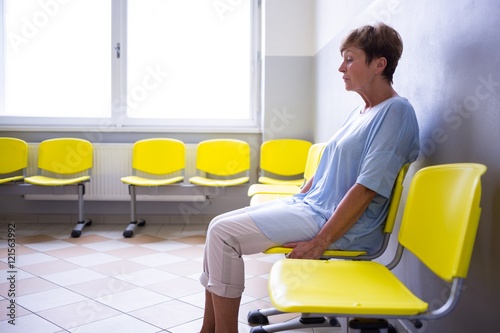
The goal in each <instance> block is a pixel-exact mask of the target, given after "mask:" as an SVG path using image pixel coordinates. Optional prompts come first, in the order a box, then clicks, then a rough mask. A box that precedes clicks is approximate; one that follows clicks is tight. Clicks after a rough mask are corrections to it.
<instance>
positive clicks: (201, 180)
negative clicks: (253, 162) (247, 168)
mask: <svg viewBox="0 0 500 333" xmlns="http://www.w3.org/2000/svg"><path fill="white" fill-rule="evenodd" d="M249 180H250V178H249V177H239V178H235V179H211V178H205V177H201V176H194V177H191V178H189V181H190V182H191V183H193V184H196V185H202V186H236V185H241V184H245V183H248V181H249Z"/></svg>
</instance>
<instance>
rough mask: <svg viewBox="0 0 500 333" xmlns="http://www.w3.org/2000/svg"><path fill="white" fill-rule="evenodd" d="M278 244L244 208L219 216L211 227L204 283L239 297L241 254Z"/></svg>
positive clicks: (222, 293) (213, 290)
mask: <svg viewBox="0 0 500 333" xmlns="http://www.w3.org/2000/svg"><path fill="white" fill-rule="evenodd" d="M275 245H277V244H276V243H274V242H273V241H271V240H270V239H269V238H267V237H266V236H265V235H264V234H263V233H262V232H261V231H260V229H259V228H258V227H257V226H256V225H255V223H254V222H253V221H252V219H251V218H250V216H249V215H248V214H247V213H246V212H245V209H244V208H242V209H238V210H235V211H232V212H229V213H225V214H222V215H219V216H217V217H216V218H214V219H213V220H212V222H210V225H209V227H208V232H207V240H206V243H205V254H204V257H203V273H202V274H201V276H200V282H201V284H202V285H203V286H204V287H205V288H206V289H207V290H208V291H210V292H211V293H214V294H216V295H218V296H221V297H227V298H237V297H240V296H241V294H242V293H243V290H244V289H245V285H244V283H245V267H244V263H243V259H242V257H241V256H242V255H244V254H254V253H259V252H262V251H264V250H266V249H268V248H270V247H272V246H275Z"/></svg>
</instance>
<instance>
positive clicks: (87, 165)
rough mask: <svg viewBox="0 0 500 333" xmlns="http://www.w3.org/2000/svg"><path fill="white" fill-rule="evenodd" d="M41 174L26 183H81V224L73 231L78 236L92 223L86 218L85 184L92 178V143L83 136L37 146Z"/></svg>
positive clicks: (45, 142)
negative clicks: (84, 215)
mask: <svg viewBox="0 0 500 333" xmlns="http://www.w3.org/2000/svg"><path fill="white" fill-rule="evenodd" d="M37 165H38V173H37V175H35V176H31V177H27V178H25V182H26V183H29V184H32V185H38V186H53V187H59V186H78V223H77V225H76V227H75V228H74V229H73V231H72V232H71V236H72V237H79V236H80V235H81V233H82V230H83V228H84V227H85V226H89V225H91V224H92V221H91V220H85V219H84V217H83V196H84V194H85V183H86V182H88V181H89V180H90V175H91V171H92V166H93V146H92V144H91V143H90V142H89V141H87V140H83V139H76V138H58V139H50V140H45V141H42V142H41V143H40V145H39V147H38V164H37Z"/></svg>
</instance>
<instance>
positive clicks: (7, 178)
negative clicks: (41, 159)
mask: <svg viewBox="0 0 500 333" xmlns="http://www.w3.org/2000/svg"><path fill="white" fill-rule="evenodd" d="M23 178H24V176H13V177H6V178H1V179H0V184H5V183H10V182H15V181H17V180H22V179H23Z"/></svg>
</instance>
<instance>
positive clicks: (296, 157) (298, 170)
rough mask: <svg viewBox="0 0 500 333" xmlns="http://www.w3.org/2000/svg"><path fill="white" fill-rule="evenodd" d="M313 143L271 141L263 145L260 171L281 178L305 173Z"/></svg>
mask: <svg viewBox="0 0 500 333" xmlns="http://www.w3.org/2000/svg"><path fill="white" fill-rule="evenodd" d="M311 145H312V143H311V142H309V141H305V140H298V139H276V140H269V141H266V142H264V143H262V145H261V151H260V169H261V170H262V171H266V172H270V173H273V174H276V175H280V176H295V175H300V174H302V173H304V170H305V167H306V161H307V155H308V154H309V148H310V147H311Z"/></svg>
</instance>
